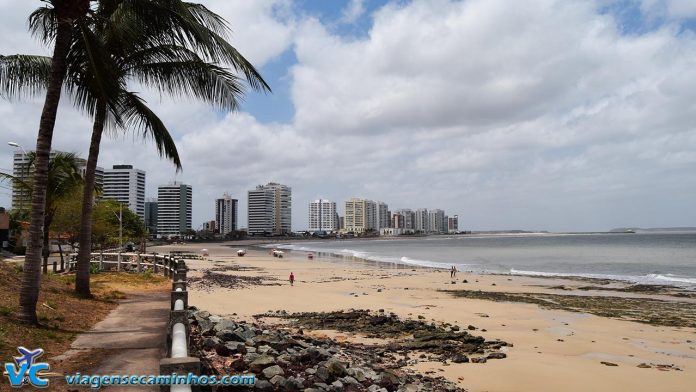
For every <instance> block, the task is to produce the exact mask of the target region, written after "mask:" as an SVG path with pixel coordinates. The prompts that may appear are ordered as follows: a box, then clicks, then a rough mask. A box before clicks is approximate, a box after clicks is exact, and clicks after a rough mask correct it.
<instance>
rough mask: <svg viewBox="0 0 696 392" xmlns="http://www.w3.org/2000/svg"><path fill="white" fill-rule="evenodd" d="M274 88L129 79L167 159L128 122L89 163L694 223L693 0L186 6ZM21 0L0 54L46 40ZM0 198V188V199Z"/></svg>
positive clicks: (263, 0)
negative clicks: (216, 98)
mask: <svg viewBox="0 0 696 392" xmlns="http://www.w3.org/2000/svg"><path fill="white" fill-rule="evenodd" d="M200 2H201V3H203V4H205V5H206V6H208V7H209V8H210V9H211V10H213V11H215V12H216V13H218V14H220V15H221V16H223V17H224V18H225V19H226V20H227V21H228V22H229V24H230V27H231V30H232V33H231V36H230V41H231V43H232V44H233V45H234V46H235V47H237V48H238V49H239V50H240V51H241V53H242V54H243V55H244V56H245V57H246V58H248V59H249V60H250V61H251V62H252V63H253V64H254V65H255V66H256V67H258V68H259V70H260V71H261V73H262V74H263V76H264V77H265V79H266V80H267V82H268V83H269V84H270V85H271V87H272V89H273V93H272V94H263V93H256V92H253V91H249V92H248V94H247V96H246V99H245V101H244V103H243V104H242V106H241V108H240V110H239V111H237V112H234V113H227V112H219V111H216V110H214V109H211V108H209V107H207V106H206V105H204V104H201V103H199V102H196V101H193V100H186V99H180V98H179V99H172V98H169V97H167V96H161V95H160V94H159V93H157V92H155V91H151V90H147V89H145V88H143V87H141V86H134V89H135V90H136V91H138V92H139V93H140V94H141V95H142V96H143V97H144V98H145V99H146V100H147V101H148V103H149V105H150V106H151V107H152V108H153V109H154V110H155V111H156V113H158V115H159V116H160V117H161V118H162V119H164V121H165V123H166V125H167V126H168V127H169V129H170V131H171V133H172V135H173V136H174V138H175V140H176V144H177V147H178V149H179V153H180V155H181V157H182V161H183V172H180V173H176V171H175V168H174V166H173V165H172V164H171V163H169V162H167V161H165V160H163V159H160V158H159V157H158V155H157V153H156V149H155V148H154V145H153V144H152V143H151V142H150V141H147V140H145V141H143V139H142V138H141V137H140V136H136V135H134V134H133V133H130V132H113V133H111V134H110V135H109V137H108V138H106V140H104V141H103V143H102V148H101V154H100V158H99V165H100V166H102V167H105V168H108V167H111V165H114V164H124V163H125V164H132V165H134V166H135V167H137V168H140V169H143V170H145V171H146V172H147V194H146V196H147V197H156V193H157V186H158V185H161V184H166V183H168V182H170V181H173V180H177V181H181V182H184V183H187V184H190V185H192V187H193V220H194V228H200V226H201V224H202V223H203V222H204V221H207V220H211V219H213V218H214V199H215V198H216V197H221V196H222V194H223V193H225V192H227V193H229V194H231V195H232V196H233V197H235V198H238V199H239V201H240V204H239V206H240V222H239V224H240V227H245V226H246V220H247V214H246V208H247V193H246V192H247V190H249V189H252V188H253V187H254V186H256V185H259V184H265V183H268V182H271V181H273V182H279V183H282V184H285V185H288V186H290V187H292V191H293V210H292V215H293V219H292V223H293V229H294V230H301V229H305V228H306V227H307V224H308V222H307V220H308V219H307V211H308V203H309V202H310V201H312V200H314V199H317V198H325V199H330V200H333V201H336V202H337V204H338V209H339V213H342V211H343V202H344V201H345V200H347V199H349V198H351V197H361V198H368V199H373V200H379V201H383V202H386V203H387V204H388V205H389V207H390V209H391V210H392V211H393V210H396V209H399V208H430V209H433V208H441V209H444V210H445V212H446V213H447V214H448V215H455V214H456V215H459V222H460V223H459V225H460V229H463V230H497V229H501V230H502V229H525V230H549V231H594V230H607V229H611V228H615V227H674V226H696V205H695V204H694V195H695V194H696V174H695V173H696V2H694V1H692V0H526V1H509V0H464V1H454V0H428V1H406V0H394V1H386V0H341V1H338V0H337V1H325V0H298V1H289V0H235V1H228V0H201V1H200ZM41 4H42V3H41V2H39V1H38V0H32V1H16V0H0V36H2V37H3V39H2V41H0V54H16V53H31V54H48V53H50V51H49V50H48V49H47V48H45V47H42V46H41V45H40V44H39V43H38V42H37V41H36V40H35V39H34V38H33V37H32V36H31V35H30V34H29V33H28V32H27V23H26V19H27V16H28V15H29V13H30V12H31V11H32V9H34V8H36V7H38V6H40V5H41ZM41 98H42V97H39V98H37V99H33V100H31V99H30V100H21V101H17V100H14V101H7V100H0V142H1V143H0V170H11V164H12V163H11V162H12V153H13V152H14V150H13V148H12V147H10V146H8V145H7V144H6V141H15V142H18V143H20V144H21V145H23V146H24V147H25V148H26V149H27V150H31V149H33V146H35V144H36V131H37V129H38V120H39V116H40V112H41V106H42V99H41ZM90 131H91V128H90V121H89V118H87V117H86V116H85V115H83V114H82V113H80V112H78V111H76V110H75V109H73V108H72V107H71V102H70V101H69V99H64V100H63V101H62V103H61V106H60V109H59V113H58V120H57V124H56V129H55V135H54V140H53V147H54V149H57V150H63V151H72V152H77V153H79V154H81V155H82V156H83V157H86V155H87V150H88V146H89V136H90ZM3 205H5V206H9V205H10V196H9V190H8V189H7V184H0V206H3Z"/></svg>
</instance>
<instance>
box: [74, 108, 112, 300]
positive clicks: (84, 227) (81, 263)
mask: <svg viewBox="0 0 696 392" xmlns="http://www.w3.org/2000/svg"><path fill="white" fill-rule="evenodd" d="M105 120H106V104H105V103H104V102H103V101H100V102H99V103H98V104H97V110H96V112H95V114H94V125H93V127H92V140H91V141H90V144H89V157H88V158H87V168H86V169H85V187H84V193H83V195H82V217H81V221H80V249H79V251H78V254H77V273H76V276H75V292H76V293H77V294H78V295H81V296H83V297H88V296H90V295H91V293H90V290H89V264H90V260H91V259H92V207H93V204H94V184H95V181H96V174H95V173H96V170H97V160H98V159H99V144H100V143H101V137H102V133H103V132H104V121H105Z"/></svg>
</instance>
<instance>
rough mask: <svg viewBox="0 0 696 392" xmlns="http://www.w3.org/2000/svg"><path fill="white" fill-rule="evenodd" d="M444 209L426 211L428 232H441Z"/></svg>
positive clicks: (443, 225)
mask: <svg viewBox="0 0 696 392" xmlns="http://www.w3.org/2000/svg"><path fill="white" fill-rule="evenodd" d="M446 222H447V221H446V220H445V211H443V210H440V209H435V210H430V211H428V232H431V233H441V232H443V231H444V230H443V228H444V227H445V224H446Z"/></svg>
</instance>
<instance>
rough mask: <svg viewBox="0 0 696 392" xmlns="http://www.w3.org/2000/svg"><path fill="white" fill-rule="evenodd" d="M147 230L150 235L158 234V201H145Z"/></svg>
mask: <svg viewBox="0 0 696 392" xmlns="http://www.w3.org/2000/svg"><path fill="white" fill-rule="evenodd" d="M145 228H146V229H147V230H148V231H149V232H150V235H156V234H157V199H147V200H146V201H145Z"/></svg>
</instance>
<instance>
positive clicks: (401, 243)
mask: <svg viewBox="0 0 696 392" xmlns="http://www.w3.org/2000/svg"><path fill="white" fill-rule="evenodd" d="M267 247H277V248H279V249H286V250H295V251H309V252H326V253H329V254H333V255H336V256H344V257H346V256H349V257H355V258H359V259H365V260H370V261H375V262H382V263H391V264H406V265H417V266H424V267H435V268H445V269H449V268H450V267H451V266H452V265H455V266H457V269H459V270H460V271H471V272H477V273H498V274H500V273H503V274H516V275H532V276H578V277H588V278H602V279H615V280H622V281H628V282H634V283H643V284H669V285H675V286H681V287H686V288H692V289H696V233H635V234H629V233H626V234H624V233H620V234H614V233H611V234H500V235H476V234H474V235H456V236H430V237H416V238H390V239H371V240H359V239H357V240H325V241H317V240H315V241H306V242H292V243H278V244H273V245H268V246H267Z"/></svg>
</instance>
